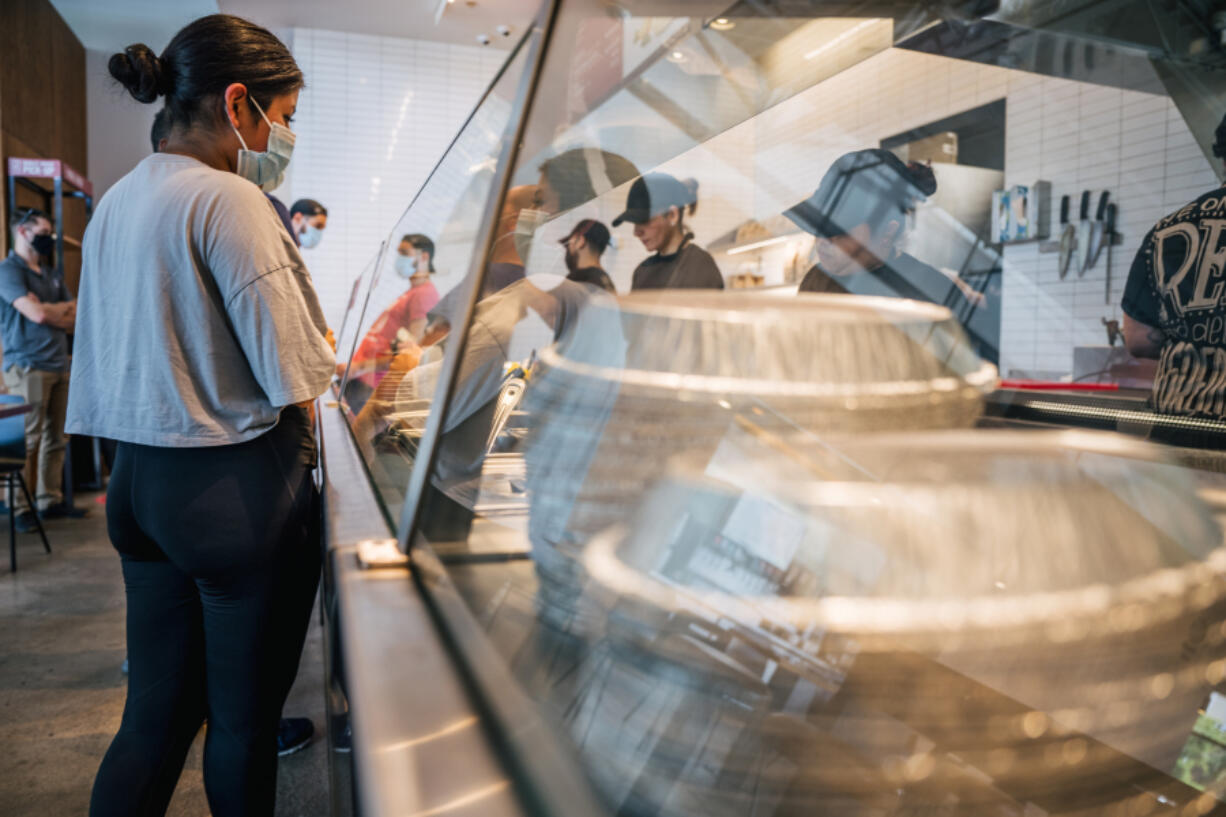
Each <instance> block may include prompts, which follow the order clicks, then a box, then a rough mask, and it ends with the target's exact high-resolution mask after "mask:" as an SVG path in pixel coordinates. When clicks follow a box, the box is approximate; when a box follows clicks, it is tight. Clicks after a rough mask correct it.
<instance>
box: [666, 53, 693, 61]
mask: <svg viewBox="0 0 1226 817" xmlns="http://www.w3.org/2000/svg"><path fill="white" fill-rule="evenodd" d="M687 59H689V58H688V57H686V56H685V52H684V51H670V52H669V53H668V61H669V62H685V61H686V60H687Z"/></svg>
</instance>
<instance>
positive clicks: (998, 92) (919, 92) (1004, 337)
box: [576, 49, 1218, 373]
mask: <svg viewBox="0 0 1226 817" xmlns="http://www.w3.org/2000/svg"><path fill="white" fill-rule="evenodd" d="M1002 97H1003V98H1005V99H1006V100H1007V102H1006V117H1007V122H1006V131H1007V134H1006V155H1005V177H1006V184H1030V183H1032V182H1034V181H1035V180H1037V179H1046V180H1048V181H1050V182H1052V195H1053V202H1052V204H1053V225H1052V230H1053V233H1054V232H1056V230H1057V228H1058V223H1057V222H1058V218H1057V216H1058V206H1059V199H1060V196H1062V195H1064V194H1066V193H1067V194H1068V195H1069V196H1070V197H1071V198H1072V216H1073V218H1074V219H1076V217H1077V208H1078V204H1079V201H1080V193H1081V191H1082V190H1083V189H1090V190H1091V191H1092V193H1093V195H1092V206H1093V205H1096V204H1097V201H1098V194H1099V193H1100V192H1101V191H1102V190H1104V189H1105V190H1109V191H1110V193H1111V200H1113V201H1114V202H1115V203H1116V205H1117V208H1118V218H1119V224H1118V226H1117V229H1118V230H1119V232H1120V233H1122V237H1123V243H1122V244H1121V245H1120V246H1117V247H1114V248H1113V249H1112V288H1111V296H1110V303H1108V299H1107V293H1106V280H1105V276H1106V259H1105V256H1104V257H1100V259H1099V262H1098V264H1097V265H1096V266H1095V267H1094V268H1093V269H1091V270H1089V271H1088V272H1087V273H1086V274H1085V275H1084V277H1077V275H1076V274H1075V273H1073V272H1070V274H1069V276H1068V277H1067V278H1066V280H1064V281H1061V280H1060V279H1059V274H1058V265H1059V261H1058V258H1059V255H1058V253H1042V252H1040V251H1039V247H1038V245H1037V244H1024V245H1017V246H1010V247H1008V248H1006V250H1005V253H1004V267H1005V271H1004V280H1003V287H1004V294H1003V304H1002V328H1001V354H1002V361H1001V369H1002V371H1003V372H1005V373H1008V372H1009V371H1010V370H1015V369H1020V370H1026V371H1044V372H1052V373H1071V371H1072V358H1073V347H1074V346H1079V345H1097V344H1103V343H1105V342H1106V334H1105V331H1104V329H1103V327H1102V323H1101V321H1102V319H1103V318H1108V319H1111V318H1120V317H1121V316H1120V310H1119V301H1120V298H1121V297H1122V295H1123V287H1124V282H1125V280H1126V278H1127V274H1128V268H1129V266H1130V264H1131V262H1132V257H1133V255H1134V254H1135V252H1136V249H1137V247H1138V245H1139V243H1140V240H1141V238H1142V237H1143V236H1144V234H1145V232H1146V231H1147V230H1148V229H1149V228H1150V227H1151V226H1152V225H1153V224H1154V222H1156V221H1157V220H1158V219H1159V218H1161V217H1162V216H1163V215H1165V214H1166V213H1168V212H1171V211H1173V210H1175V209H1177V208H1178V207H1180V206H1182V205H1183V204H1185V203H1186V202H1188V201H1189V200H1191V199H1193V198H1195V197H1196V196H1197V195H1199V194H1200V193H1201V192H1204V191H1205V190H1209V189H1212V188H1213V187H1216V186H1217V184H1218V180H1217V176H1216V175H1215V173H1214V170H1213V168H1212V167H1211V166H1210V164H1209V162H1208V161H1207V160H1206V159H1205V157H1204V155H1203V154H1202V153H1201V151H1200V149H1199V148H1198V147H1197V145H1196V143H1195V141H1194V139H1193V138H1192V135H1191V133H1190V132H1189V131H1188V129H1187V127H1186V126H1185V125H1184V123H1183V120H1182V118H1181V117H1180V116H1179V113H1178V111H1177V110H1176V109H1175V107H1174V105H1173V103H1172V102H1171V101H1170V100H1169V99H1168V98H1167V97H1165V96H1157V95H1153V94H1148V93H1142V92H1135V91H1124V90H1120V89H1117V88H1106V87H1102V86H1097V85H1090V84H1087V83H1080V82H1075V81H1071V80H1063V79H1056V78H1050V77H1042V76H1037V75H1034V74H1029V73H1025V72H1022V71H1014V70H1010V69H1005V68H999V67H995V66H988V65H979V64H976V63H970V62H962V61H957V60H951V59H945V58H942V57H935V56H932V55H927V54H920V53H916V52H912V51H905V50H900V49H891V50H887V51H885V52H882V53H880V54H878V55H876V56H874V57H871V58H869V59H867V60H865V61H864V62H861V63H860V64H858V65H856V66H854V67H852V68H850V69H848V70H846V71H844V72H842V73H840V74H838V75H836V76H834V77H832V78H831V79H829V80H827V81H825V82H822V83H820V84H818V85H816V86H814V87H812V88H810V89H808V90H807V91H805V92H804V93H801V94H798V95H797V96H795V97H793V98H792V99H789V100H787V101H785V102H783V103H781V104H780V105H777V106H776V107H774V108H772V109H770V110H768V111H766V112H765V113H764V114H762V115H761V116H759V117H758V118H757V119H755V120H754V121H753V122H751V123H746V124H743V125H741V126H738V127H736V128H733V129H731V130H729V131H728V132H726V133H724V134H722V135H720V136H719V137H717V138H716V139H714V140H712V141H710V142H708V143H707V144H705V145H702V146H700V147H697V148H694V149H693V150H690V151H688V152H686V153H685V154H683V155H681V156H679V157H677V158H676V159H674V160H672V161H670V162H668V163H667V164H666V165H665V166H664V168H663V169H664V170H667V171H668V172H672V173H674V174H676V175H678V176H694V177H696V178H697V179H699V181H700V182H701V187H700V194H701V195H702V196H703V201H702V204H701V206H700V209H699V213H698V216H697V217H696V218H695V219H694V220H693V222H692V227H693V228H694V231H695V233H696V236H697V239H698V241H699V243H704V242H709V241H712V240H714V239H715V238H717V237H718V236H720V235H722V234H723V233H725V232H726V231H728V230H731V229H733V228H735V227H736V226H737V225H738V224H740V223H741V222H743V221H744V220H746V219H748V218H755V219H759V220H761V219H766V218H770V217H772V216H775V215H777V214H778V213H780V212H781V211H782V210H784V209H786V208H787V207H789V206H791V205H792V204H794V203H796V202H797V201H800V200H801V199H803V198H805V197H806V196H808V195H809V194H810V193H811V192H812V191H813V190H814V189H815V188H816V187H817V184H818V182H819V181H820V180H821V176H822V174H823V173H824V172H825V170H826V168H827V167H829V165H830V163H831V162H832V161H833V160H834V159H835V158H837V157H838V156H839V155H841V154H842V153H844V152H846V151H848V150H855V149H858V148H864V147H872V146H876V145H877V144H878V143H879V141H880V140H881V139H882V138H884V137H887V136H892V135H894V134H896V133H899V132H902V131H904V130H906V129H908V128H912V127H916V126H919V125H923V124H926V123H928V122H932V121H934V120H938V119H942V118H945V117H948V116H952V115H953V114H956V113H958V112H960V111H964V110H968V109H970V108H974V107H977V106H979V105H983V104H986V103H988V102H992V101H994V100H997V99H1001V98H1002ZM644 170H646V169H644ZM938 174H939V168H938ZM622 197H624V191H616V192H615V193H614V194H612V195H611V196H609V197H606V199H608V200H607V201H603V200H602V201H601V202H596V203H593V204H592V205H591V206H589V207H588V208H585V211H584V213H583V214H582V216H579V215H577V216H576V217H586V216H588V215H591V216H593V217H598V218H600V217H603V218H606V219H607V218H611V217H612V216H613V215H614V214H616V213H617V212H618V211H619V210H620V205H621V203H622ZM615 234H617V235H618V236H619V238H620V239H621V242H620V246H619V248H618V249H617V250H616V251H615V252H614V253H612V254H611V257H610V259H608V260H609V262H610V263H609V264H607V266H608V268H609V269H610V271H611V274H612V276H613V278H614V280H615V281H616V282H617V284H618V286H619V288H622V289H625V288H628V286H629V281H630V275H631V272H632V271H633V269H634V267H635V265H637V264H638V263H639V262H640V261H641V260H642V259H643V257H644V256H645V253H644V252H643V250H642V248H641V247H640V246H639V245H638V242H637V241H635V239H634V238H633V236H632V235H630V231H629V228H628V227H623V228H621V229H620V230H618V231H615ZM744 258H745V257H744V256H740V257H737V258H735V259H729V258H728V257H726V256H725V257H719V258H718V259H717V260H719V261H720V263H721V264H723V265H724V272H725V274H729V273H731V272H734V271H735V266H736V265H737V264H738V263H740V261H741V259H744ZM768 282H769V281H768Z"/></svg>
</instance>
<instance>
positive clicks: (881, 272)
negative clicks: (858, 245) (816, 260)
mask: <svg viewBox="0 0 1226 817" xmlns="http://www.w3.org/2000/svg"><path fill="white" fill-rule="evenodd" d="M799 290H800V291H801V292H833V293H839V294H845V293H850V294H852V295H881V296H885V297H890V298H910V299H911V300H913V301H927V302H928V303H934V304H940V305H941V306H948V307H949V308H950V309H952V310H953V311H954V313H955V314H957V313H958V309H959V307H960V306H962V303H963V300H964V299H963V297H962V292H961V290H959V289H958V285H957V284H955V283H954V282H953V280H951V279H950V277H949V276H948V275H946V274H945V273H943V272H941V271H940V270H938V269H935V268H933V267H930V266H928V265H927V264H925V263H924V262H923V261H920V260H918V259H916V258H914V257H912V256H910V255H907V254H906V253H903V254H901V255H899V256H897V257H895V258H894V259H893V260H891V261H890V263H889V264H887V265H885V266H882V267H878V268H877V269H875V270H862V271H859V272H853V273H851V274H849V275H830V274H828V273H827V272H826V271H825V270H823V269H822V268H821V267H820V266H818V265H816V264H815V265H814V266H813V267H811V268H810V269H809V271H808V272H807V273H805V277H804V278H802V279H801V281H800V287H799Z"/></svg>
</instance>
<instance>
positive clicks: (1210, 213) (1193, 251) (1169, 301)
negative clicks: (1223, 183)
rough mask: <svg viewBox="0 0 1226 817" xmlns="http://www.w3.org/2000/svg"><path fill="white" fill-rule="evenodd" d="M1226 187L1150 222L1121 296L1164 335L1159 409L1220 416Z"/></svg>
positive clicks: (1224, 394) (1224, 411) (1225, 330)
mask: <svg viewBox="0 0 1226 817" xmlns="http://www.w3.org/2000/svg"><path fill="white" fill-rule="evenodd" d="M1223 233H1226V188H1222V189H1219V190H1215V191H1213V192H1211V193H1206V194H1205V195H1203V196H1201V197H1200V198H1198V199H1197V200H1196V201H1194V202H1192V203H1191V204H1189V205H1187V206H1186V207H1184V208H1183V209H1181V210H1179V211H1178V212H1175V213H1172V214H1171V215H1169V216H1167V217H1166V218H1164V219H1162V220H1161V221H1159V222H1158V223H1157V224H1155V225H1154V227H1153V229H1151V230H1150V231H1149V233H1147V234H1146V236H1145V238H1144V240H1142V242H1141V247H1140V249H1139V250H1137V254H1136V257H1135V258H1134V259H1133V262H1132V269H1131V270H1130V271H1129V273H1128V283H1127V284H1126V285H1125V287H1124V300H1123V302H1122V303H1121V307H1122V308H1123V310H1124V312H1125V314H1127V315H1128V316H1129V317H1130V318H1132V319H1133V320H1137V321H1140V322H1141V323H1144V324H1146V325H1148V326H1153V327H1156V328H1159V329H1161V330H1162V331H1163V333H1165V334H1166V342H1165V344H1164V345H1163V347H1162V354H1161V356H1160V357H1159V359H1158V370H1157V373H1156V374H1155V376H1154V385H1153V391H1152V392H1151V394H1150V399H1151V402H1152V405H1153V408H1154V410H1156V411H1158V412H1161V413H1164V414H1178V415H1184V416H1193V417H1196V416H1199V417H1215V418H1222V417H1226V281H1223V279H1222V270H1223V267H1224V266H1226V235H1223Z"/></svg>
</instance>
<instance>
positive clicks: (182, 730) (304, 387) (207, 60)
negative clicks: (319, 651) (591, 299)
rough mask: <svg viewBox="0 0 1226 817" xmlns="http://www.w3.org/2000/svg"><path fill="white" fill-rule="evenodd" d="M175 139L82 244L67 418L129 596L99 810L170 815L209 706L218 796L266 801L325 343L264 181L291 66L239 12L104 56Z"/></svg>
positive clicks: (207, 762) (278, 139)
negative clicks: (156, 110) (158, 45)
mask: <svg viewBox="0 0 1226 817" xmlns="http://www.w3.org/2000/svg"><path fill="white" fill-rule="evenodd" d="M109 67H110V71H111V74H112V75H113V76H114V77H115V78H116V79H117V80H119V81H120V82H121V83H123V85H124V86H125V87H126V88H127V89H128V91H129V92H130V93H131V94H132V96H133V97H135V98H136V99H137V100H138V101H140V102H145V103H152V102H156V101H157V100H158V99H159V98H162V97H164V98H165V116H166V117H167V118H168V120H169V127H170V131H169V136H168V137H167V139H166V146H165V148H164V149H163V150H162V152H159V153H156V154H154V155H152V156H149V157H148V158H146V159H145V160H144V161H142V162H141V163H140V164H139V165H137V167H136V168H135V169H133V170H132V172H131V173H129V174H128V175H127V176H125V177H124V178H123V179H121V180H120V181H119V182H118V183H116V184H115V186H114V187H113V188H111V190H110V191H109V192H108V193H107V194H106V196H104V197H103V199H102V201H101V203H100V205H99V207H98V211H97V213H96V215H95V216H94V218H93V220H92V222H91V223H90V225H89V229H88V230H87V231H86V234H85V241H84V246H83V250H82V259H83V262H82V273H81V291H80V294H79V304H78V314H77V332H76V354H75V358H74V361H73V371H72V379H71V386H70V392H69V407H68V417H69V419H68V424H67V425H68V430H69V431H70V432H72V433H77V434H89V435H93V436H98V437H106V438H112V439H115V440H117V441H118V448H117V452H116V459H115V467H114V470H113V473H112V475H111V482H110V486H109V489H108V493H107V527H108V531H109V533H110V536H111V541H112V544H113V545H114V546H115V549H116V550H117V551H119V555H120V559H121V562H122V566H123V575H124V584H125V588H126V592H127V607H128V610H127V621H128V623H127V632H128V656H129V660H130V668H131V669H130V674H129V679H128V698H127V703H126V704H125V706H124V714H123V722H122V724H121V726H120V728H119V732H118V734H117V735H116V736H115V739H114V740H113V741H112V743H111V746H110V749H109V750H108V751H107V753H106V756H105V758H104V759H103V761H102V765H101V768H100V769H99V771H98V776H97V779H96V780H95V782H94V791H93V797H92V800H91V803H90V814H91V815H94V817H97V815H112V814H113V815H136V814H140V815H153V814H162V813H164V812H165V809H166V805H167V803H168V802H169V800H170V797H171V794H172V792H173V791H174V787H175V783H176V781H177V780H178V777H179V774H180V772H181V770H182V767H183V762H184V758H185V757H186V754H187V750H188V747H189V746H190V745H191V743H192V740H193V738H194V737H195V735H196V733H197V732H198V731H199V728H200V725H201V723H202V722H203V720H204V719H205V717H206V716H207V718H208V723H209V728H208V734H207V737H206V740H205V749H204V785H205V790H206V792H207V794H208V799H209V805H210V807H211V809H212V811H213V813H214V814H243V815H271V814H272V813H273V799H274V795H275V791H276V764H277V754H276V730H277V722H278V718H279V716H280V711H281V705H282V704H283V703H284V701H285V697H286V695H287V694H288V692H289V688H290V685H291V684H292V682H293V679H294V676H295V674H296V672H297V665H298V658H299V655H300V653H301V649H302V643H303V639H304V637H305V634H306V628H307V623H308V621H309V616H310V608H311V604H312V601H313V598H314V595H315V590H316V586H317V584H318V581H319V569H320V559H319V544H318V540H317V534H315V535H312V534H313V532H314V531H315V527H314V526H313V525H312V518H313V516H314V515H315V513H316V512H317V502H318V496H317V493H316V490H315V487H314V482H313V480H312V477H311V470H312V469H313V467H314V465H315V443H314V439H313V436H312V433H311V422H310V417H309V407H310V405H311V401H313V400H314V399H315V398H316V397H317V396H319V395H320V394H321V393H323V391H324V390H325V388H326V387H327V385H328V382H329V379H330V376H331V373H332V371H333V369H334V367H335V360H334V356H333V353H332V350H331V348H330V347H329V345H328V342H327V340H326V339H325V335H326V332H327V327H326V325H325V323H324V317H323V312H322V310H321V309H320V306H319V302H318V299H317V298H316V295H315V292H314V290H313V289H312V287H311V282H310V278H309V277H308V275H307V272H306V269H305V267H304V265H303V262H302V257H301V256H300V255H299V254H298V250H297V248H296V247H295V246H294V243H293V241H292V240H291V239H290V237H289V235H288V234H287V233H286V232H285V230H284V229H283V228H282V226H281V223H280V221H279V220H278V219H277V216H276V214H275V212H274V211H273V209H272V205H271V204H269V202H268V200H267V199H266V198H265V197H264V194H263V192H261V189H263V190H271V189H272V188H274V187H276V185H277V184H279V183H280V177H281V175H282V174H283V172H284V170H285V166H286V164H287V163H288V161H289V156H290V152H291V149H292V147H293V142H294V137H293V133H292V132H290V130H289V127H288V126H289V124H290V120H291V117H292V114H293V112H294V108H295V105H296V104H297V98H298V90H299V88H300V87H301V86H302V81H303V77H302V72H301V71H300V70H299V69H298V66H297V65H296V64H295V62H294V59H293V57H292V56H291V55H290V53H289V51H288V49H286V47H285V45H284V44H282V43H281V42H280V41H279V40H278V39H277V38H276V37H274V36H273V35H272V34H271V33H270V32H268V31H267V30H265V29H263V28H260V27H259V26H256V25H253V24H252V23H249V22H247V21H245V20H241V19H239V18H237V17H232V16H228V15H220V14H219V15H212V16H209V17H203V18H201V19H199V20H196V21H195V22H193V23H191V24H190V25H188V26H187V27H186V28H184V29H183V30H182V31H180V32H179V33H178V34H177V35H176V36H175V38H174V39H173V40H171V42H170V44H169V45H168V46H167V47H166V50H165V51H164V52H163V53H162V55H161V56H160V57H159V56H157V55H155V54H154V53H153V52H152V51H151V50H150V49H149V48H147V47H146V46H144V45H134V46H131V47H129V48H128V49H126V50H125V51H124V53H122V54H116V55H114V56H113V57H111V61H110V66H109Z"/></svg>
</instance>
